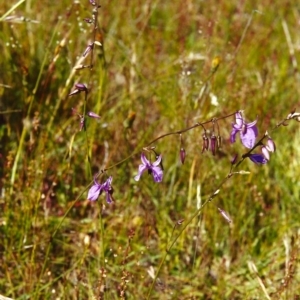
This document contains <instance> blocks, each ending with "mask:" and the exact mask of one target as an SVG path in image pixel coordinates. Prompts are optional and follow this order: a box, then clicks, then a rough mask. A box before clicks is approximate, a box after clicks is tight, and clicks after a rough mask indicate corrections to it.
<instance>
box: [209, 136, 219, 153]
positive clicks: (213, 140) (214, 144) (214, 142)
mask: <svg viewBox="0 0 300 300" xmlns="http://www.w3.org/2000/svg"><path fill="white" fill-rule="evenodd" d="M216 147H217V137H216V136H215V135H214V134H213V135H212V136H211V137H210V150H211V152H212V155H216V150H217V148H216Z"/></svg>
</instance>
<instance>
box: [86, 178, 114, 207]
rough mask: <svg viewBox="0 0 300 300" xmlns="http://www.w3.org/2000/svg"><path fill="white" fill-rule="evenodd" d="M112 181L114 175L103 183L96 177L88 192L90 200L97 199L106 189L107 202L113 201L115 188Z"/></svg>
mask: <svg viewBox="0 0 300 300" xmlns="http://www.w3.org/2000/svg"><path fill="white" fill-rule="evenodd" d="M111 182H112V176H110V177H109V178H108V179H107V180H106V181H105V182H104V183H103V184H101V183H99V182H98V181H96V179H94V184H93V185H92V187H91V188H90V189H89V192H88V197H87V198H88V200H91V201H96V200H97V199H98V197H99V196H100V195H101V194H102V191H104V192H105V193H106V202H107V203H112V202H113V198H112V194H113V188H112V186H111Z"/></svg>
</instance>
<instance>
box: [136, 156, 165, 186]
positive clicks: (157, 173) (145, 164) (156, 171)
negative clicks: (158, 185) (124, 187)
mask: <svg viewBox="0 0 300 300" xmlns="http://www.w3.org/2000/svg"><path fill="white" fill-rule="evenodd" d="M141 161H142V164H141V165H139V173H138V175H136V176H135V177H134V180H136V181H139V180H140V177H141V176H142V174H143V173H144V172H145V171H146V170H148V173H149V174H152V176H153V179H154V181H155V182H161V181H162V178H163V170H162V169H161V167H160V164H161V155H159V156H158V158H157V160H156V161H155V162H154V163H151V162H150V161H149V160H148V159H147V158H146V156H145V154H144V153H142V155H141Z"/></svg>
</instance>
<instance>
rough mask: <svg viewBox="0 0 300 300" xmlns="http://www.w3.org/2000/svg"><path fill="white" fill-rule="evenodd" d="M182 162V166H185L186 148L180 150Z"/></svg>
mask: <svg viewBox="0 0 300 300" xmlns="http://www.w3.org/2000/svg"><path fill="white" fill-rule="evenodd" d="M180 161H181V163H182V164H184V161H185V150H184V148H180Z"/></svg>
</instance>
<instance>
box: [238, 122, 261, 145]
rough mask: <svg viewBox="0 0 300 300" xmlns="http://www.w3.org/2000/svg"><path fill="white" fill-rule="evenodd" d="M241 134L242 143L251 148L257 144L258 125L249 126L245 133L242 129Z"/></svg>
mask: <svg viewBox="0 0 300 300" xmlns="http://www.w3.org/2000/svg"><path fill="white" fill-rule="evenodd" d="M255 129H256V130H255ZM240 136H241V141H242V144H243V145H244V146H245V147H246V148H249V149H251V148H252V147H253V146H254V145H255V139H256V136H257V128H256V127H251V128H247V131H246V133H243V132H242V131H240Z"/></svg>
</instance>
